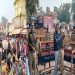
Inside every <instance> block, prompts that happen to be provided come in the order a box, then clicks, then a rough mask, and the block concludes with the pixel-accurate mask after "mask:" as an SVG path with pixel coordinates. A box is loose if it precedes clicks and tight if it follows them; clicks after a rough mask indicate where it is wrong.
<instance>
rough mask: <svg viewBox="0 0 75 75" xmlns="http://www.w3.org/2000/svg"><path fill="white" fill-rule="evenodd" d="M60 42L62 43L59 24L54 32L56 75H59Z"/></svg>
mask: <svg viewBox="0 0 75 75" xmlns="http://www.w3.org/2000/svg"><path fill="white" fill-rule="evenodd" d="M59 41H60V34H59V24H57V25H56V26H55V32H54V55H55V69H54V75H58V60H59Z"/></svg>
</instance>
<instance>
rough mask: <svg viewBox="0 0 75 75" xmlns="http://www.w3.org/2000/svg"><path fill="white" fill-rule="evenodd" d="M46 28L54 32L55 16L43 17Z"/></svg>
mask: <svg viewBox="0 0 75 75" xmlns="http://www.w3.org/2000/svg"><path fill="white" fill-rule="evenodd" d="M43 24H44V27H46V28H47V26H48V28H49V32H52V31H53V16H44V17H43Z"/></svg>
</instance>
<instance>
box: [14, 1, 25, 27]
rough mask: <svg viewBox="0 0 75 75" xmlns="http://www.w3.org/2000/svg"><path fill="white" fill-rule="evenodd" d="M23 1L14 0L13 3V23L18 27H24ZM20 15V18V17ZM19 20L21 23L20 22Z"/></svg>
mask: <svg viewBox="0 0 75 75" xmlns="http://www.w3.org/2000/svg"><path fill="white" fill-rule="evenodd" d="M25 6H26V4H25V0H15V1H14V9H15V17H14V20H15V23H16V26H18V25H20V24H21V25H22V24H23V25H24V27H26V10H25ZM20 14H21V17H20ZM20 19H21V21H20Z"/></svg>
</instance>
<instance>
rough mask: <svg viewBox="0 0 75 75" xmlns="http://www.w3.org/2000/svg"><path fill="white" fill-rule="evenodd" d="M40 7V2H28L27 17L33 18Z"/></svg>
mask: <svg viewBox="0 0 75 75" xmlns="http://www.w3.org/2000/svg"><path fill="white" fill-rule="evenodd" d="M38 6H39V0H26V12H27V16H33V15H35V14H36V12H37V7H38Z"/></svg>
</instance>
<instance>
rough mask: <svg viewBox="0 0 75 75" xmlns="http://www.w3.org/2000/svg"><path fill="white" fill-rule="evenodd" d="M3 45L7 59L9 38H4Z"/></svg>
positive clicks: (4, 56)
mask: <svg viewBox="0 0 75 75" xmlns="http://www.w3.org/2000/svg"><path fill="white" fill-rule="evenodd" d="M2 47H3V50H4V51H3V52H4V55H3V58H4V59H6V54H7V50H8V40H7V38H4V40H2Z"/></svg>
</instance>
